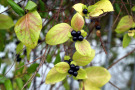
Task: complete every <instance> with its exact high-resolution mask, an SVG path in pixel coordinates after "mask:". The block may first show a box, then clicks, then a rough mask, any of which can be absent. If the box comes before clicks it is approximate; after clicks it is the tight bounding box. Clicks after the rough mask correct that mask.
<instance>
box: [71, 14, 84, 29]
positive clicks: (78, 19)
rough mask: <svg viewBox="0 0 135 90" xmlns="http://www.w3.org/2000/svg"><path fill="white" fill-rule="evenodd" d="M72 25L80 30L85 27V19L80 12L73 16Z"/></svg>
mask: <svg viewBox="0 0 135 90" xmlns="http://www.w3.org/2000/svg"><path fill="white" fill-rule="evenodd" d="M71 26H72V28H73V29H74V30H76V31H79V30H81V29H82V28H83V26H84V19H83V17H82V16H81V15H80V14H79V13H76V14H75V15H74V16H73V17H72V20H71Z"/></svg>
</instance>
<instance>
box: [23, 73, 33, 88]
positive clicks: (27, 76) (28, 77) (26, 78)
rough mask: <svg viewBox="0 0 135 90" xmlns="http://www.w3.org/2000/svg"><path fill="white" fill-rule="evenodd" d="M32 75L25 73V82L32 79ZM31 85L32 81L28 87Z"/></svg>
mask: <svg viewBox="0 0 135 90" xmlns="http://www.w3.org/2000/svg"><path fill="white" fill-rule="evenodd" d="M30 77H31V76H30V75H28V74H25V75H24V81H25V83H26V82H27V81H28V80H29V79H30ZM30 85H31V82H29V83H28V84H27V87H28V88H29V87H30Z"/></svg>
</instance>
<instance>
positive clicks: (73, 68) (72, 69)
mask: <svg viewBox="0 0 135 90" xmlns="http://www.w3.org/2000/svg"><path fill="white" fill-rule="evenodd" d="M72 61H73V60H72V59H69V60H64V62H67V63H68V64H69V65H70V69H69V70H68V73H69V74H71V75H73V76H75V77H76V76H77V74H78V72H77V71H78V70H79V69H80V67H79V66H75V65H74V64H70V63H71V62H72Z"/></svg>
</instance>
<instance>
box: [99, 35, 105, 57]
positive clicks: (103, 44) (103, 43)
mask: <svg viewBox="0 0 135 90" xmlns="http://www.w3.org/2000/svg"><path fill="white" fill-rule="evenodd" d="M99 39H100V42H101V45H102V47H103V50H104V52H105V54H106V55H107V51H106V49H105V46H104V43H103V41H102V38H101V36H100V37H99Z"/></svg>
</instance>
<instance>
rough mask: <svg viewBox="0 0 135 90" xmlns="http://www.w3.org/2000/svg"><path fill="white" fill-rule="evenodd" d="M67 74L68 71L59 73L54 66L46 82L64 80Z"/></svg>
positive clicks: (52, 82)
mask: <svg viewBox="0 0 135 90" xmlns="http://www.w3.org/2000/svg"><path fill="white" fill-rule="evenodd" d="M66 76H67V73H64V74H62V73H59V72H57V71H56V69H55V68H54V67H53V68H52V69H51V70H50V71H49V72H48V74H47V76H46V80H45V83H46V84H55V83H57V82H60V81H62V80H64V79H65V78H66Z"/></svg>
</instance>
